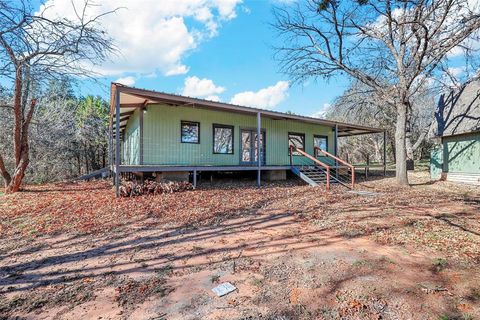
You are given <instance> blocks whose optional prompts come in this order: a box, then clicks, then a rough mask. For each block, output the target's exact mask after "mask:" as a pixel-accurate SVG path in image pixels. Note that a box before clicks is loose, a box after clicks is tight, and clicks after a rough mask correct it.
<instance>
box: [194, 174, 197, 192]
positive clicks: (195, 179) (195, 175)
mask: <svg viewBox="0 0 480 320" xmlns="http://www.w3.org/2000/svg"><path fill="white" fill-rule="evenodd" d="M193 189H197V170H193Z"/></svg>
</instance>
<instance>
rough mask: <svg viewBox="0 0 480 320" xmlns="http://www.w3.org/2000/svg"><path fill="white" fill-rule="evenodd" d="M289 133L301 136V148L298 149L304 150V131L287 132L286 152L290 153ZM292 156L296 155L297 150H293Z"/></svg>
mask: <svg viewBox="0 0 480 320" xmlns="http://www.w3.org/2000/svg"><path fill="white" fill-rule="evenodd" d="M290 135H296V136H301V137H302V148H301V149H300V150H302V151H304V152H305V148H306V146H305V133H300V132H288V135H287V143H288V154H289V155H290ZM293 155H294V156H298V155H299V154H298V153H297V152H295V151H294V152H293Z"/></svg>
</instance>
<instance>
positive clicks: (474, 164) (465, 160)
mask: <svg viewBox="0 0 480 320" xmlns="http://www.w3.org/2000/svg"><path fill="white" fill-rule="evenodd" d="M443 159H445V160H446V161H445V163H444V168H443V170H444V171H445V172H459V173H480V133H473V134H470V135H459V136H454V137H444V138H443Z"/></svg>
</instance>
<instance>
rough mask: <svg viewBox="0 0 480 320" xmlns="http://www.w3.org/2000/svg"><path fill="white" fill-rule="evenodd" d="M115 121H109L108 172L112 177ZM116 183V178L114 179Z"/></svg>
mask: <svg viewBox="0 0 480 320" xmlns="http://www.w3.org/2000/svg"><path fill="white" fill-rule="evenodd" d="M112 123H113V121H110V122H109V123H108V172H109V174H110V177H113V176H114V175H113V132H112V130H113V128H112ZM113 183H115V180H113Z"/></svg>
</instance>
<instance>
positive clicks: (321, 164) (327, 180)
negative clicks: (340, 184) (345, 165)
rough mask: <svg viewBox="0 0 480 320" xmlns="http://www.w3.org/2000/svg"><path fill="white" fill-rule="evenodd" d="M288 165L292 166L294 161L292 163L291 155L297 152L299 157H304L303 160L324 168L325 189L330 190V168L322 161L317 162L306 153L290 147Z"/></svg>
mask: <svg viewBox="0 0 480 320" xmlns="http://www.w3.org/2000/svg"><path fill="white" fill-rule="evenodd" d="M289 149H290V165H291V166H294V165H295V164H294V161H293V153H294V152H298V153H299V154H300V155H302V156H304V157H305V158H307V159H309V160H311V161H312V162H313V163H314V164H315V165H317V166H320V167H322V168H324V171H325V175H326V188H327V190H330V166H329V165H327V164H325V163H323V162H322V161H320V160H318V159H317V158H315V157H313V156H312V155H310V154H308V153H306V152H305V151H303V150H302V149H299V148H297V147H294V146H290V148H289Z"/></svg>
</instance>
